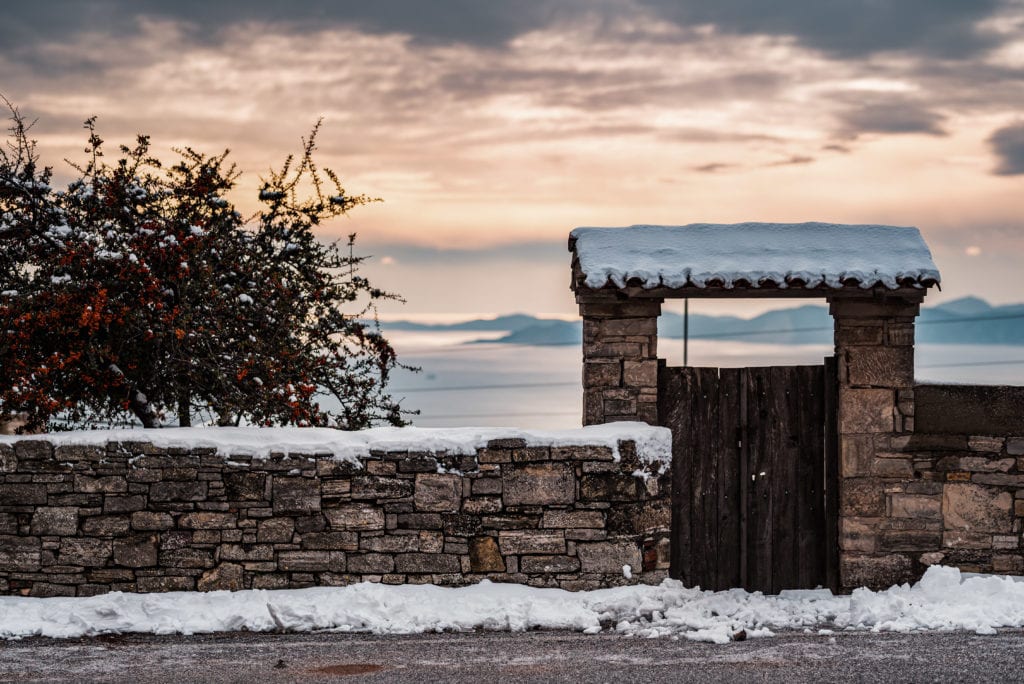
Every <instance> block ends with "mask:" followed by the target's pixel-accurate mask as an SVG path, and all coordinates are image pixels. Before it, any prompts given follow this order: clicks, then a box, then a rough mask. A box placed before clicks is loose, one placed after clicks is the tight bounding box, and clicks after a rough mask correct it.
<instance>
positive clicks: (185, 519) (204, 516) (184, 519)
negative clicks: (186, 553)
mask: <svg viewBox="0 0 1024 684" xmlns="http://www.w3.org/2000/svg"><path fill="white" fill-rule="evenodd" d="M237 520H238V518H237V516H236V514H234V513H214V512H209V511H199V512H195V513H186V514H185V515H183V516H181V517H180V518H178V527H180V528H182V529H185V530H225V529H231V528H233V527H237V525H236V522H237Z"/></svg>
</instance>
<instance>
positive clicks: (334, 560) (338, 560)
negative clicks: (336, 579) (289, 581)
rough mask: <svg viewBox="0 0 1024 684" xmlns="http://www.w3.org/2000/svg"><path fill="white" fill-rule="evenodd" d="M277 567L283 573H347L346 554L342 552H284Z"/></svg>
mask: <svg viewBox="0 0 1024 684" xmlns="http://www.w3.org/2000/svg"><path fill="white" fill-rule="evenodd" d="M277 567H278V568H279V569H280V570H282V571H283V572H345V554H344V553H342V552H340V551H282V552H280V553H279V554H278V556H277Z"/></svg>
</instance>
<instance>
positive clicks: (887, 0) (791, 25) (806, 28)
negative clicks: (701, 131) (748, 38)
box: [639, 0, 1008, 59]
mask: <svg viewBox="0 0 1024 684" xmlns="http://www.w3.org/2000/svg"><path fill="white" fill-rule="evenodd" d="M639 3H640V4H641V5H642V6H644V7H648V8H650V9H652V10H654V11H655V12H657V13H658V14H659V15H660V16H662V17H664V18H666V19H668V20H671V21H674V22H676V23H678V24H680V25H683V26H694V25H701V24H705V25H713V26H714V27H715V28H716V29H717V30H718V31H721V32H722V33H734V34H744V35H750V34H767V35H785V36H792V37H793V38H795V39H796V40H797V41H799V42H800V43H801V44H802V45H805V46H807V47H810V48H813V49H815V50H819V51H821V52H824V53H826V54H830V55H835V56H838V57H864V56H867V55H871V54H875V53H879V52H890V51H893V52H907V53H916V54H920V55H926V56H929V57H943V58H947V59H958V58H965V57H970V56H972V55H976V54H978V53H980V52H983V51H985V50H987V49H989V48H991V47H993V46H994V45H996V44H998V43H999V40H1000V39H999V37H997V36H996V35H994V34H991V33H983V32H981V31H979V30H978V28H977V26H978V23H979V22H981V21H982V20H984V19H987V18H989V17H991V16H992V15H993V14H994V13H995V12H996V11H997V10H999V9H1000V8H1001V7H1002V6H1004V5H1006V4H1008V3H1004V2H1000V0H970V1H956V0H952V1H951V0H943V1H941V2H936V0H815V1H814V2H807V0H773V1H772V2H764V1H763V0H715V1H714V2H706V1H704V0H684V1H680V0H639Z"/></svg>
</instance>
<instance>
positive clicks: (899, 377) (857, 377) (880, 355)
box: [845, 346, 914, 387]
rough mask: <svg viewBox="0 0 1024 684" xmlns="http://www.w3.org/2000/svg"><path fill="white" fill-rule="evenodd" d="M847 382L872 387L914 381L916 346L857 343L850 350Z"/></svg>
mask: <svg viewBox="0 0 1024 684" xmlns="http://www.w3.org/2000/svg"><path fill="white" fill-rule="evenodd" d="M845 358H846V372H847V382H849V383H850V384H851V385H859V386H870V387H908V386H910V385H913V384H914V349H913V347H874V346H866V347H853V348H850V349H847V350H846V357H845Z"/></svg>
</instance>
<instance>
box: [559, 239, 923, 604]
mask: <svg viewBox="0 0 1024 684" xmlns="http://www.w3.org/2000/svg"><path fill="white" fill-rule="evenodd" d="M569 249H570V251H571V252H572V253H573V267H572V272H573V276H572V281H571V287H572V290H573V291H574V292H575V296H576V301H577V303H578V305H579V310H580V314H581V316H582V317H583V391H584V396H583V424H584V425H593V424H600V423H608V422H614V421H622V420H628V421H644V422H647V423H649V424H652V425H657V424H658V360H659V359H658V332H657V319H658V316H659V315H660V314H661V305H662V303H663V302H664V300H665V299H685V298H693V299H697V298H700V299H744V298H755V299H762V298H779V299H794V298H800V299H807V298H818V299H824V300H825V301H826V302H828V304H829V313H830V314H831V315H832V317H833V320H834V325H835V357H836V363H837V370H836V375H835V378H836V384H837V392H836V395H837V410H836V412H835V414H834V420H835V424H836V430H835V433H836V434H837V436H838V443H839V448H838V451H839V458H838V460H837V462H836V463H835V464H832V466H833V467H834V468H835V469H836V471H837V476H838V479H839V481H840V487H839V495H838V496H839V501H838V503H837V509H838V511H839V526H840V528H841V529H840V530H836V531H835V532H834V534H835V539H836V545H835V546H836V548H838V555H839V561H838V566H839V567H838V571H837V574H838V586H839V587H840V588H842V589H844V590H846V589H853V588H854V587H856V586H859V585H860V584H861V583H862V581H863V578H864V572H865V568H867V567H883V568H884V561H885V559H884V557H882V558H880V556H879V552H877V551H865V550H864V549H862V548H859V547H858V545H857V540H856V539H855V538H854V536H853V535H849V536H848V535H846V534H840V532H841V531H842V528H843V526H844V521H846V520H849V521H850V522H851V524H858V525H870V524H871V519H870V518H864V517H863V515H864V514H863V513H860V512H859V510H858V505H857V503H858V502H857V499H856V497H857V496H858V493H860V494H862V493H863V492H864V490H865V488H870V487H877V486H878V485H877V482H876V481H875V480H873V479H872V478H871V477H870V473H865V472H863V469H862V468H861V467H860V466H859V465H858V463H861V462H865V461H867V462H870V461H871V460H872V459H875V458H877V457H879V455H880V454H884V453H886V452H887V451H889V450H890V449H891V444H893V443H895V442H896V441H898V440H900V439H905V438H907V437H908V435H910V434H911V433H912V432H913V429H914V417H913V388H914V321H915V319H916V317H917V316H918V314H919V313H920V305H921V302H922V301H923V300H924V297H925V294H926V293H927V289H928V288H929V287H932V286H934V285H936V284H937V281H936V280H919V281H912V280H909V279H908V280H899V281H898V282H897V283H896V284H895V286H894V287H889V286H886V285H883V284H881V283H876V284H873V285H867V284H865V283H862V282H859V281H857V280H856V279H853V278H851V279H849V280H846V281H844V282H843V284H842V285H841V286H840V287H829V286H826V285H824V284H823V285H820V286H818V287H814V288H807V287H805V286H804V284H803V283H802V282H800V281H798V280H795V279H790V280H789V281H787V282H772V281H768V280H762V281H761V282H759V283H731V284H730V286H729V287H725V286H724V285H725V283H724V282H716V281H714V280H712V281H710V282H706V283H704V284H703V285H702V286H701V287H697V286H694V285H691V284H689V283H688V284H687V285H686V286H684V287H679V288H669V287H664V286H658V287H650V288H645V287H642V286H641V284H639V283H635V282H632V281H627V282H626V284H625V285H624V286H622V287H619V286H616V285H614V284H612V283H611V282H610V281H609V283H607V284H606V285H604V286H603V287H600V288H592V287H589V286H588V285H587V284H586V277H585V274H584V273H583V272H582V270H581V268H580V264H579V259H578V257H577V256H576V252H575V240H574V239H570V243H569ZM878 497H879V499H882V498H884V493H883V492H881V491H879V493H878ZM665 524H666V527H667V526H668V521H666V522H665ZM879 561H881V563H880V562H879ZM661 566H664V568H665V569H666V571H667V567H668V558H667V555H666V557H664V558H662V559H659V567H661ZM910 576H911V575H909V574H908V575H907V578H908V579H909V578H910ZM886 577H887V578H888V575H887V576H886Z"/></svg>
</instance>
